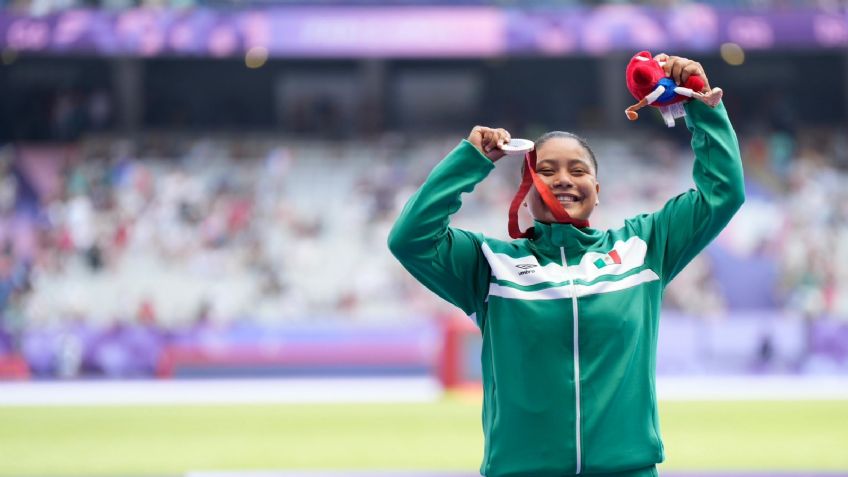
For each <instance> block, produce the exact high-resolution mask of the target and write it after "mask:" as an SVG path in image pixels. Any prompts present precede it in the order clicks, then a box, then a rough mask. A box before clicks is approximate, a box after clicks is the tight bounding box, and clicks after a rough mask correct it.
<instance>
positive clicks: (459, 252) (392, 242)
mask: <svg viewBox="0 0 848 477" xmlns="http://www.w3.org/2000/svg"><path fill="white" fill-rule="evenodd" d="M508 141H509V134H508V133H507V132H506V131H504V130H503V129H500V130H497V129H490V128H483V127H476V128H474V130H472V132H471V135H469V137H468V139H467V140H463V141H462V142H461V143H460V144H459V145H458V146H457V147H456V148H455V149H454V150H453V151H451V152H450V154H448V155H447V157H445V158H444V159H443V160H442V161H441V162H440V163H439V164H438V165H437V166H436V167H435V168H434V169H433V171H432V172H431V173H430V175H429V176H428V177H427V180H426V181H424V184H422V185H421V188H420V189H418V191H417V192H415V194H413V195H412V197H411V198H410V199H409V201H408V202H407V203H406V206H405V207H404V208H403V211H402V212H401V214H400V216H399V217H398V219H397V221H396V222H395V224H394V227H392V230H391V232H390V233H389V240H388V244H389V250H391V252H392V254H394V256H395V257H396V258H397V259H398V261H400V263H401V264H402V265H403V266H404V268H406V269H407V270H408V271H409V272H410V273H411V274H412V276H414V277H415V278H416V279H417V280H418V281H420V282H421V283H422V284H423V285H424V286H426V287H427V288H429V289H430V290H432V291H433V292H435V293H436V294H437V295H439V296H440V297H442V298H444V299H445V300H447V301H448V302H450V303H452V304H454V305H456V306H458V307H459V308H461V309H462V310H463V311H464V312H465V313H466V314H468V315H471V314H472V313H475V312H476V311H477V308H478V306H479V304H481V303H482V302H483V300H484V299H485V297H486V294H487V293H488V280H489V275H490V274H491V271H490V269H489V265H488V263H487V262H486V259H485V258H484V257H483V254H482V251H481V249H480V247H481V245H482V240H483V238H482V235H480V234H476V233H471V232H468V231H465V230H461V229H456V228H453V227H450V226H449V223H450V216H451V215H453V214H454V213H456V211H458V210H459V208H460V206H461V205H462V200H461V198H460V195H461V194H462V193H463V192H471V191H472V190H473V189H474V186H476V185H477V183H479V182H480V181H482V180H483V179H485V178H486V176H487V175H488V174H489V173H490V172H491V170H492V169H493V168H494V164H493V163H494V162H495V161H497V160H498V159H500V158H501V157H503V155H504V154H503V151H501V150H500V149H499V148H498V146H501V145H503V144H504V143H505V142H508Z"/></svg>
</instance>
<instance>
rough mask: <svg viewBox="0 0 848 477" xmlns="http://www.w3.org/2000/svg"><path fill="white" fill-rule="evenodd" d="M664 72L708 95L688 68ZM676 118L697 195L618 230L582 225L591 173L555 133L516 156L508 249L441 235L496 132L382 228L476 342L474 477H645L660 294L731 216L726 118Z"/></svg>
mask: <svg viewBox="0 0 848 477" xmlns="http://www.w3.org/2000/svg"><path fill="white" fill-rule="evenodd" d="M666 65H669V67H670V68H672V69H673V70H674V71H677V70H680V71H688V72H691V74H698V75H702V76H704V80H705V82H706V75H705V74H704V71H703V69H702V68H701V66H700V65H699V64H698V63H696V62H694V61H692V60H688V59H685V58H679V57H669V58H668V60H667V62H666ZM685 79H686V78H682V80H685ZM685 107H686V111H687V113H688V116H687V125H688V128H689V130H690V131H691V132H692V149H693V151H694V153H695V165H694V168H693V176H694V179H695V184H696V186H697V189H695V190H690V191H688V192H685V193H683V194H680V195H678V196H677V197H674V198H672V199H671V200H669V201H668V202H667V203H666V205H665V206H664V207H663V208H662V209H661V210H659V211H657V212H654V213H653V214H642V215H638V216H636V217H633V218H632V219H629V220H627V221H626V222H625V224H624V226H623V227H621V228H619V229H616V230H597V229H593V228H591V227H590V226H589V218H590V216H591V215H592V211H593V210H594V209H595V207H596V206H597V205H598V203H599V201H598V195H599V193H600V191H601V187H600V184H599V183H598V180H597V171H598V164H597V160H596V159H595V156H594V153H593V152H592V150H591V149H590V148H589V146H588V144H586V142H585V141H583V140H582V139H580V138H579V137H577V136H575V135H573V134H570V133H564V132H552V133H548V134H546V135H544V136H542V138H540V140H539V141H537V143H536V149H535V151H531V152H529V153H528V154H527V156H526V157H525V166H526V167H525V170H524V171H523V175H522V183H521V186H520V187H519V191H518V194H517V195H516V197H515V199H514V200H513V202H512V206H511V208H510V224H509V225H510V227H509V229H510V230H509V231H510V235H511V236H512V237H513V238H515V239H518V240H514V241H511V242H504V241H501V240H497V239H493V238H490V237H485V236H483V235H481V234H478V233H473V232H468V231H465V230H461V229H457V228H453V227H450V225H449V223H450V216H451V215H452V214H453V213H454V212H456V211H457V210H459V208H460V206H461V200H460V196H461V194H462V193H464V192H465V193H467V192H471V191H472V190H473V189H474V187H475V185H476V184H477V183H479V182H480V181H482V180H483V179H485V178H486V176H487V175H488V174H489V173H490V172H491V171H492V169H493V168H494V167H495V166H494V164H495V162H497V161H498V160H500V159H501V158H502V157H504V156H505V154H506V153H505V152H504V151H503V149H502V147H503V145H504V144H507V143H509V141H510V138H511V136H510V134H509V132H508V131H506V130H505V129H494V128H488V127H483V126H477V127H475V128H474V129H472V131H471V134H470V135H469V136H468V139H467V140H465V141H462V142H461V143H460V144H459V145H458V146H457V147H456V149H454V150H453V151H452V152H451V153H450V154H448V156H447V157H445V159H444V160H443V161H442V162H441V163H440V164H438V165H437V166H436V167H435V168H434V169H433V171H432V172H431V173H430V176H429V177H428V178H427V180H426V181H425V182H424V184H423V185H422V186H421V188H420V189H419V190H418V192H416V193H415V194H414V195H413V196H412V197H411V198H410V199H409V202H408V203H407V204H406V207H404V210H403V212H402V213H401V215H400V217H399V218H398V220H397V222H396V223H395V225H394V227H393V229H392V231H391V233H390V235H389V248H390V249H391V251H392V253H394V255H395V256H396V257H397V259H398V260H399V261H400V262H401V263H402V264H403V266H404V267H406V269H407V270H408V271H409V272H410V273H411V274H412V275H413V276H414V277H415V278H417V279H418V280H419V281H420V282H421V283H422V284H424V285H425V286H426V287H428V288H429V289H430V290H432V291H433V292H435V293H436V294H438V295H439V296H441V297H442V298H444V299H445V300H447V301H449V302H450V303H452V304H454V305H456V306H457V307H459V308H460V309H462V310H463V311H464V312H465V313H466V314H467V315H468V316H469V317H470V318H471V319H473V320H474V321H475V322H476V323H477V325H478V326H479V328H480V330H481V332H482V335H483V347H482V349H483V353H482V356H481V358H482V359H481V361H482V368H483V369H482V372H483V388H484V391H483V431H484V435H485V447H484V452H483V463H482V465H481V468H480V472H481V473H482V474H483V475H485V476H489V477H492V476H503V475H510V476H519V475H577V474H584V473H585V474H593V475H594V476H598V475H613V474H614V475H615V476H616V477H647V476H656V475H657V470H656V464H657V463H659V462H662V461H663V460H664V458H665V455H664V446H663V444H662V441H661V439H660V432H659V418H658V412H657V400H656V389H655V364H654V363H655V362H656V349H657V330H658V324H659V310H660V307H661V302H662V296H663V290H664V288H665V286H666V285H667V284H668V283H669V282H670V281H671V280H672V279H673V278H674V277H675V276H676V275H677V274H678V273H679V272H680V271H681V270H682V269H683V267H684V266H685V265H686V264H687V263H689V262H690V261H691V260H692V259H693V258H694V257H695V256H696V255H697V254H698V253H699V252H700V251H701V250H703V249H704V247H706V245H707V244H708V243H709V242H710V241H711V240H712V239H713V238H714V237H715V236H716V235H718V233H719V232H720V231H721V230H722V229H723V228H724V226H725V225H726V224H727V223H728V222H729V221H730V218H731V217H732V216H733V214H734V213H735V212H736V211H737V210H738V209H739V207H740V206H741V205H742V202H743V201H744V184H743V178H742V164H741V160H740V155H739V146H738V143H737V141H736V134H735V133H734V131H733V128H732V127H731V125H730V121H729V119H728V117H727V112H726V111H725V109H724V106H723V105H721V104H720V103H719V104H718V105H717V107H715V108H711V107H709V106H707V105H705V104H704V103H699V102H690V103H687V104H686V106H685ZM528 193H529V195H528ZM525 196H527V200H526V203H525V205H526V206H527V207H528V208H529V211H530V214H531V215H532V216H533V218H534V219H535V220H534V225H533V227H532V228H531V229H529V230H527V231H525V232H522V231H521V230H520V229H519V228H518V223H517V220H516V215H515V214H516V211H517V208H518V206H519V204H520V202H521V200H522V199H523V198H524V197H525Z"/></svg>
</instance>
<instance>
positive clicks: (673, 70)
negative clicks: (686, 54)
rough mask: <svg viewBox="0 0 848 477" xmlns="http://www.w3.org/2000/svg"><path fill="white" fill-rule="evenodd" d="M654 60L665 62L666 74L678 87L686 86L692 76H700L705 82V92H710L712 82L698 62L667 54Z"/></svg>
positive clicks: (662, 54) (661, 54)
mask: <svg viewBox="0 0 848 477" xmlns="http://www.w3.org/2000/svg"><path fill="white" fill-rule="evenodd" d="M654 59H655V60H657V61H659V62H663V61H665V64H664V65H663V70H664V71H665V74H666V75H667V76H669V77H671V79H673V80H674V82H675V83H676V84H677V85H678V86H682V85H684V84H686V80H688V79H689V77H690V76H700V77H701V79H703V80H704V85H705V88H704V90H705V91H709V90H710V89H711V88H710V82H709V80H707V73H706V72H704V67H703V66H701V64H700V63H698V62H697V61H695V60H690V59H689V58H683V57H682V56H668V55H667V54H665V53H660V54H659V55H656V56H655V57H654Z"/></svg>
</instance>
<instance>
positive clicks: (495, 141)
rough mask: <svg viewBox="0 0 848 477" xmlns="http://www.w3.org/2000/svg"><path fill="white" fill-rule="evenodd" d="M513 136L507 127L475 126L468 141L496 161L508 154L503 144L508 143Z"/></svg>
mask: <svg viewBox="0 0 848 477" xmlns="http://www.w3.org/2000/svg"><path fill="white" fill-rule="evenodd" d="M510 139H511V137H510V135H509V132H508V131H507V130H506V129H503V128H498V129H493V128H487V127H486V126H474V129H472V130H471V134H469V135H468V142H470V143H471V144H473V145H474V147H476V148H477V150H478V151H480V153H482V154H483V155H484V156H486V157H487V158H488V159H489V160H490V161H492V162H496V161H497V160H498V159H500V158H502V157H504V156H505V155H506V153H505V152H503V150H501V146H503V145H504V144H506V143H508V142H509V141H510Z"/></svg>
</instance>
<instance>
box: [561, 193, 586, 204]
mask: <svg viewBox="0 0 848 477" xmlns="http://www.w3.org/2000/svg"><path fill="white" fill-rule="evenodd" d="M555 197H556V199H557V201H559V203H560V204H562V205H563V206H568V205H571V204H579V203H580V202H582V201H583V199H581V198H580V197H577V196H576V195H571V194H556V196H555Z"/></svg>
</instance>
